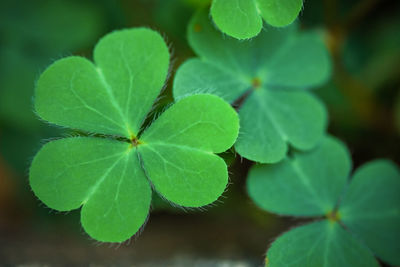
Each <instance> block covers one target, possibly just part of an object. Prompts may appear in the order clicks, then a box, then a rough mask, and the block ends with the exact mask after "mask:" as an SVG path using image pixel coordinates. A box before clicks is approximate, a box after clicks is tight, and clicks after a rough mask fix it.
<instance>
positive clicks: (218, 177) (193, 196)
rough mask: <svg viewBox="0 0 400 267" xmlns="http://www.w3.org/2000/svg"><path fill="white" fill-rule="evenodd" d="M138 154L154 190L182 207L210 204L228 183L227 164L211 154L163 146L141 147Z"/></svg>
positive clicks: (186, 147) (178, 146)
mask: <svg viewBox="0 0 400 267" xmlns="http://www.w3.org/2000/svg"><path fill="white" fill-rule="evenodd" d="M139 152H140V155H141V158H142V160H143V165H144V168H145V169H146V174H147V175H148V177H149V178H150V180H151V182H152V183H153V185H154V188H155V190H157V191H158V192H159V193H160V194H161V195H162V196H164V197H165V198H166V199H167V200H169V201H172V202H173V203H175V204H178V205H180V206H185V207H201V206H205V205H208V204H210V203H212V202H214V201H215V200H217V199H218V197H219V196H221V194H222V193H223V192H224V190H225V188H226V185H227V183H228V171H227V166H226V164H225V161H224V160H223V159H222V158H220V157H218V156H216V155H214V154H212V153H209V152H205V151H202V150H199V149H195V148H191V147H188V146H182V145H174V144H163V143H159V144H157V143H155V144H151V145H142V146H140V147H139Z"/></svg>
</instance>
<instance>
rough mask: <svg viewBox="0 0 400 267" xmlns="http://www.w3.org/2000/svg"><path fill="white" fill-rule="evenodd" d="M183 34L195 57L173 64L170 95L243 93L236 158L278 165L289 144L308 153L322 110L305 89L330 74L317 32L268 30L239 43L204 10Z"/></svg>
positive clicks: (321, 124) (233, 96) (321, 127)
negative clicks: (173, 71)
mask: <svg viewBox="0 0 400 267" xmlns="http://www.w3.org/2000/svg"><path fill="white" fill-rule="evenodd" d="M188 39H189V43H190V45H191V47H192V48H193V50H194V51H195V52H196V53H197V55H198V56H199V58H194V59H189V60H188V61H186V62H185V63H184V64H183V65H182V66H180V68H179V69H178V71H177V74H176V76H175V80H174V88H173V93H174V97H175V98H176V99H179V98H180V97H182V96H185V95H188V94H193V93H199V92H202V93H204V92H206V93H213V94H216V95H219V96H221V97H222V98H224V99H225V100H226V101H228V102H230V103H235V102H237V101H238V100H240V99H241V98H243V96H244V98H245V99H244V102H243V104H242V106H241V107H240V110H239V116H240V119H241V120H240V123H241V133H240V135H239V138H238V141H237V142H236V144H235V148H236V151H237V152H238V153H239V154H240V155H241V156H243V157H245V158H247V159H250V160H253V161H257V162H263V163H274V162H279V161H280V160H282V159H283V158H284V156H285V155H286V153H287V151H288V147H289V144H290V145H292V146H294V147H295V148H297V149H300V150H307V149H311V148H312V147H314V146H315V145H316V144H317V143H318V141H319V140H320V139H321V138H322V136H323V134H324V131H325V128H326V123H327V116H326V110H325V108H324V106H323V104H322V103H321V102H320V101H319V100H318V99H316V98H315V97H314V96H313V95H312V94H311V93H309V92H308V91H307V90H306V89H309V88H312V87H316V86H318V85H321V84H322V83H324V82H325V81H326V80H327V79H328V78H329V76H330V72H331V62H330V57H329V55H328V52H327V50H326V47H325V45H324V43H323V42H322V40H321V36H320V35H319V34H318V33H317V32H305V33H303V32H299V31H298V30H297V26H296V25H292V26H290V27H288V28H285V29H276V28H267V29H266V30H265V31H263V32H262V33H261V34H260V35H259V36H258V37H257V38H254V39H253V40H251V41H249V42H241V41H238V40H235V39H232V38H229V37H226V38H225V37H223V35H222V34H221V33H220V32H218V31H216V30H215V29H214V27H213V26H212V24H211V23H210V21H209V19H208V17H207V14H206V13H205V12H199V13H197V14H196V15H195V16H194V17H193V19H192V20H191V22H190V24H189V29H188ZM299 51H301V52H299Z"/></svg>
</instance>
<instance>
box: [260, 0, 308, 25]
mask: <svg viewBox="0 0 400 267" xmlns="http://www.w3.org/2000/svg"><path fill="white" fill-rule="evenodd" d="M255 1H256V3H257V7H258V10H259V12H260V14H261V16H262V17H263V19H264V20H265V21H266V22H267V23H268V24H270V25H272V26H275V27H283V26H286V25H288V24H290V23H292V22H293V21H294V20H295V19H296V18H297V16H298V15H299V13H300V11H301V8H302V7H303V0H255Z"/></svg>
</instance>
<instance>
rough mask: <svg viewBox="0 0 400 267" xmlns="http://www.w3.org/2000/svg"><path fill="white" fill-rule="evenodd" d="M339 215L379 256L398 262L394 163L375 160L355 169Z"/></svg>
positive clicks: (398, 192) (398, 183)
mask: <svg viewBox="0 0 400 267" xmlns="http://www.w3.org/2000/svg"><path fill="white" fill-rule="evenodd" d="M339 214H340V217H341V220H342V221H343V223H344V224H345V225H346V226H347V227H348V228H349V229H350V230H351V231H352V232H353V233H355V234H356V235H357V236H359V238H360V239H362V240H363V241H364V242H365V244H366V245H367V246H368V247H369V248H371V249H372V251H373V252H374V253H376V255H377V256H378V257H380V258H381V259H383V260H384V261H386V262H388V263H389V264H391V265H400V256H399V251H400V243H399V240H400V171H399V168H398V167H397V166H396V165H395V164H394V163H393V162H391V161H388V160H375V161H372V162H369V163H366V164H364V165H363V166H361V167H360V168H359V169H357V171H356V172H355V174H354V176H353V179H352V180H351V183H350V186H349V188H348V190H347V192H346V194H345V196H344V198H343V200H342V202H341V205H340V209H339Z"/></svg>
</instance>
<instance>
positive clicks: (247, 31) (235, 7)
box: [211, 0, 303, 39]
mask: <svg viewBox="0 0 400 267" xmlns="http://www.w3.org/2000/svg"><path fill="white" fill-rule="evenodd" d="M302 7H303V1H302V0H234V1H233V0H213V2H212V4H211V16H212V18H213V20H214V22H215V24H216V25H217V27H218V28H219V29H220V30H221V31H222V32H223V33H226V34H228V35H230V36H232V37H235V38H237V39H248V38H252V37H254V36H257V35H258V34H259V33H260V31H261V29H262V24H263V22H262V19H261V17H262V18H264V20H265V21H266V22H267V23H269V24H270V25H272V26H275V27H283V26H287V25H289V24H291V23H292V22H293V21H294V20H295V19H296V18H297V16H298V15H299V13H300V11H301V8H302Z"/></svg>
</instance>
